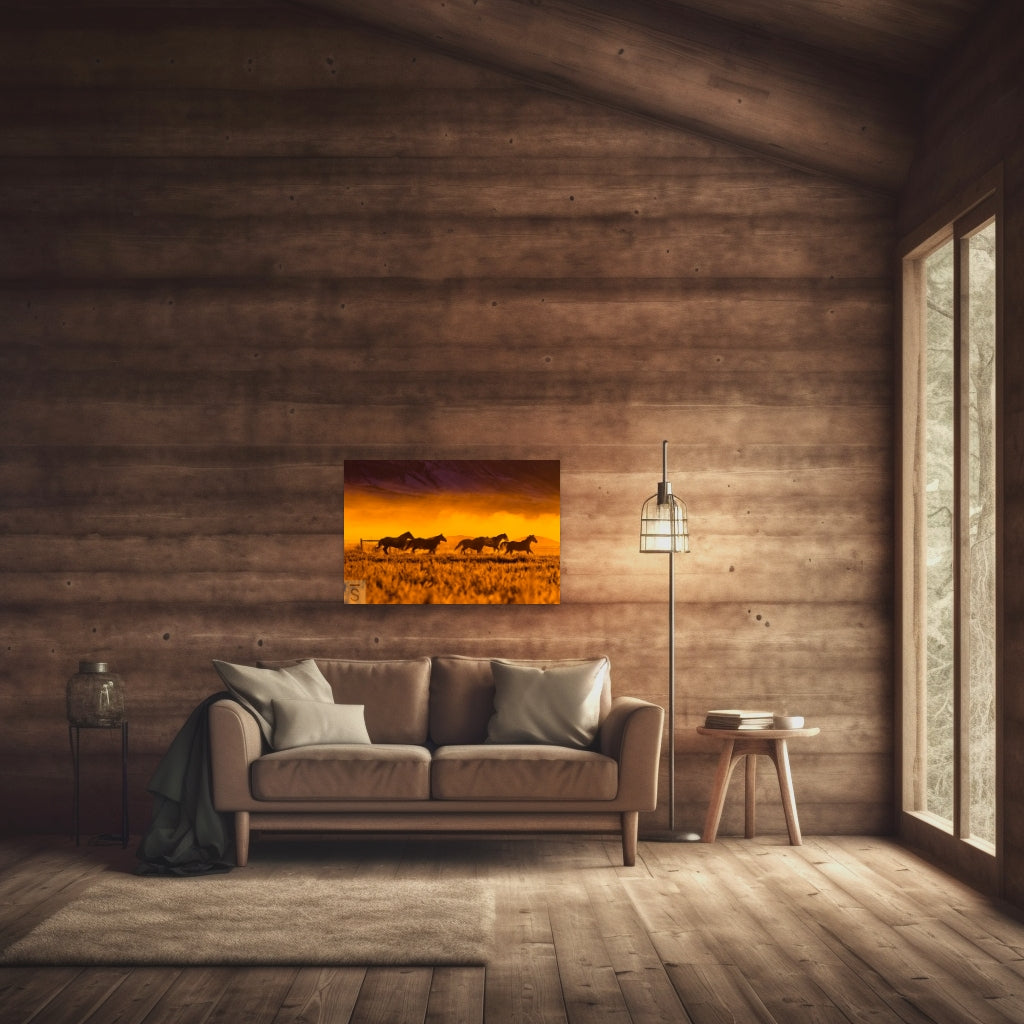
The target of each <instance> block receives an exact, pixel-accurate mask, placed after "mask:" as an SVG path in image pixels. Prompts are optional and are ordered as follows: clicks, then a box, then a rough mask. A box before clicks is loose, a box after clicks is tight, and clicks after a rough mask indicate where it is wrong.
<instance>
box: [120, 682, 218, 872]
mask: <svg viewBox="0 0 1024 1024" xmlns="http://www.w3.org/2000/svg"><path fill="white" fill-rule="evenodd" d="M224 698H228V699H229V700H230V699H231V695H230V694H229V693H216V694H214V695H213V696H212V697H207V698H206V700H204V701H203V702H202V703H201V704H200V705H199V706H198V707H197V708H196V709H195V710H194V711H193V712H192V713H191V714H190V715H189V717H188V720H187V721H186V722H185V724H184V725H183V726H182V727H181V730H180V731H179V732H178V735H177V736H175V737H174V739H173V740H172V741H171V745H170V747H168V748H167V753H166V754H164V756H163V759H162V760H161V761H160V764H159V765H158V766H157V769H156V771H155V772H154V773H153V778H152V779H150V782H149V785H148V786H147V787H146V788H147V789H148V791H149V792H150V793H152V794H153V797H154V805H153V816H152V819H151V820H150V823H149V828H148V829H147V830H146V833H145V835H143V837H142V841H141V842H140V843H139V848H138V850H137V852H136V855H137V856H138V858H139V860H140V861H141V862H142V863H141V864H139V866H138V867H137V868H136V873H137V874H140V875H200V874H206V873H210V872H215V871H230V870H231V863H230V862H229V860H228V854H229V853H230V852H231V850H232V848H233V847H234V835H233V829H232V825H233V820H232V816H231V815H230V814H221V813H220V812H219V811H217V810H216V809H215V808H214V806H213V792H212V789H211V779H210V725H209V710H210V705H211V704H213V703H215V702H216V701H218V700H223V699H224Z"/></svg>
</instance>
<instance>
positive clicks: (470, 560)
mask: <svg viewBox="0 0 1024 1024" xmlns="http://www.w3.org/2000/svg"><path fill="white" fill-rule="evenodd" d="M560 571H561V569H560V560H559V556H558V555H557V554H525V553H523V554H519V553H516V554H501V553H496V554H463V553H460V552H455V551H449V552H435V553H434V554H425V553H422V552H410V551H392V552H390V553H389V554H385V553H383V552H379V551H363V550H361V548H360V547H358V546H355V547H346V549H345V579H346V580H362V581H364V584H365V592H364V593H365V596H364V603H366V604H558V603H559V595H560V593H561V587H560Z"/></svg>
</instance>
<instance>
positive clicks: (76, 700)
mask: <svg viewBox="0 0 1024 1024" xmlns="http://www.w3.org/2000/svg"><path fill="white" fill-rule="evenodd" d="M67 698H68V721H69V722H70V723H71V724H72V725H78V726H84V727H85V728H93V729H109V728H113V727H114V726H118V725H122V724H123V723H124V722H125V720H126V717H125V706H124V682H123V681H122V679H121V677H120V676H119V675H118V674H117V673H116V672H111V671H110V666H109V665H108V664H107V663H106V662H105V661H80V662H79V663H78V671H77V672H76V673H75V674H74V675H73V676H72V677H71V678H70V679H69V680H68V689H67Z"/></svg>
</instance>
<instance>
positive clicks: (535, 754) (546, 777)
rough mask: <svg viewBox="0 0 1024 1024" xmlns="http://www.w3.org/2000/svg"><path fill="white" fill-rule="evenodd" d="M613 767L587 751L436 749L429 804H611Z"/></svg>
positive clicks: (512, 746)
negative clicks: (507, 802) (491, 801)
mask: <svg viewBox="0 0 1024 1024" xmlns="http://www.w3.org/2000/svg"><path fill="white" fill-rule="evenodd" d="M618 786H619V766H618V764H617V763H616V762H615V760H614V758H611V757H606V756H605V755H604V754H598V753H596V752H594V751H592V750H575V749H572V748H570V747H554V746H542V745H538V744H535V743H525V744H518V743H488V744H486V745H484V744H470V745H461V746H450V747H441V748H439V749H438V750H436V751H435V752H434V761H433V765H432V767H431V781H430V792H431V795H432V796H433V798H434V799H435V800H614V799H615V796H616V794H617V792H618Z"/></svg>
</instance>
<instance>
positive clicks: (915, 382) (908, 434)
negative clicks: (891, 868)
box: [901, 201, 1000, 855]
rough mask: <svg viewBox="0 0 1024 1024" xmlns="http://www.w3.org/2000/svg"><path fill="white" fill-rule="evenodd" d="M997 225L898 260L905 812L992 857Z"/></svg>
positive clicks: (962, 231)
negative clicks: (901, 287)
mask: <svg viewBox="0 0 1024 1024" xmlns="http://www.w3.org/2000/svg"><path fill="white" fill-rule="evenodd" d="M996 231H997V224H996V217H995V204H994V201H992V202H989V203H983V204H981V205H980V206H978V207H975V208H974V209H973V210H971V211H970V212H969V213H968V214H967V215H966V216H964V217H963V218H961V219H960V220H958V221H957V222H956V223H954V224H952V225H950V226H949V227H948V228H947V229H946V230H945V231H943V232H942V233H940V234H939V235H937V236H935V237H933V238H932V239H931V240H930V241H929V242H928V243H926V244H925V245H923V246H920V247H919V248H918V249H917V250H915V251H914V252H913V253H911V254H910V255H909V256H907V257H906V259H905V261H904V295H903V301H904V311H903V312H904V332H903V335H904V336H903V346H904V348H903V368H904V372H903V463H902V474H903V486H902V496H903V515H902V542H903V543H902V552H903V554H902V566H901V575H902V580H903V588H902V640H903V647H904V650H903V652H902V653H903V708H904V716H903V717H904V732H903V746H904V787H903V810H904V811H905V812H909V813H911V814H913V815H915V816H917V817H918V818H920V819H921V820H922V821H924V822H926V823H927V824H928V825H930V826H932V827H934V828H935V829H937V830H939V831H941V832H944V833H946V834H947V835H948V836H949V837H951V839H952V840H955V841H958V842H963V843H967V844H970V845H971V846H972V847H973V848H974V849H975V850H977V851H979V852H980V853H982V854H989V855H990V854H994V853H995V850H996V840H997V816H996V815H997V774H996V764H997V761H996V736H997V725H998V719H997V677H998V660H999V659H998V656H997V654H998V650H999V647H998V644H999V636H998V622H999V615H998V609H999V604H998V602H999V590H998V583H999V573H998V557H997V552H998V546H997V544H998V529H999V515H998V509H999V493H1000V492H999V479H998V457H997V439H998V436H999V433H998V424H997V415H998V411H999V410H998V408H997V393H998V392H997V381H998V378H997V365H998V364H997V356H998V345H997V337H998V334H997V326H998V325H997V310H998V303H997V298H998V296H997V290H996V289H997V279H998V274H997V271H998V266H997V258H996V257H997V245H996V242H997V236H996Z"/></svg>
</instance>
